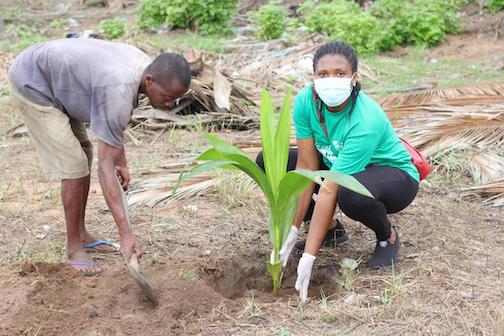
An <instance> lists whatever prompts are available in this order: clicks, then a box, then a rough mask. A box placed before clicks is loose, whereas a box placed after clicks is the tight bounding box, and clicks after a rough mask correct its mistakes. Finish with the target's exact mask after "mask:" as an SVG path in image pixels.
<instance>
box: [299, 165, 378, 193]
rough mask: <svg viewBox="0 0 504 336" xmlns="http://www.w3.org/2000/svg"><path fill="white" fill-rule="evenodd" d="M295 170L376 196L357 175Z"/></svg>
mask: <svg viewBox="0 0 504 336" xmlns="http://www.w3.org/2000/svg"><path fill="white" fill-rule="evenodd" d="M293 172H295V173H297V174H300V175H303V176H306V177H308V178H310V179H311V180H313V181H315V180H316V179H317V178H320V177H322V178H324V179H328V180H330V181H333V182H334V183H337V184H338V185H340V186H342V187H345V188H347V189H350V190H352V191H355V192H356V193H359V194H361V195H364V196H367V197H370V198H374V196H373V195H372V194H371V193H370V192H369V190H367V189H366V187H364V186H363V185H362V184H361V183H360V182H359V181H357V180H356V179H355V177H353V176H350V175H346V174H341V173H336V172H332V171H329V170H316V171H312V170H294V171H293Z"/></svg>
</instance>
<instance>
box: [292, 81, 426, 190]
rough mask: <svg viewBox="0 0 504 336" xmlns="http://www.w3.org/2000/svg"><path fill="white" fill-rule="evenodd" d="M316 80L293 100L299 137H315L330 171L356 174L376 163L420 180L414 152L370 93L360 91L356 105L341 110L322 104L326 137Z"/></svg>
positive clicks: (295, 124) (316, 144)
mask: <svg viewBox="0 0 504 336" xmlns="http://www.w3.org/2000/svg"><path fill="white" fill-rule="evenodd" d="M312 87H313V84H310V85H308V86H306V87H305V88H303V89H302V90H301V91H300V92H299V93H298V94H297V96H296V99H295V102H294V115H293V119H294V126H295V129H296V136H297V138H298V139H309V138H313V140H314V142H315V146H316V147H317V150H318V151H319V152H320V153H321V154H322V156H323V158H324V162H325V164H326V165H327V166H328V167H331V168H330V169H331V171H335V172H340V173H344V174H350V175H353V174H356V173H359V172H362V171H364V170H365V169H366V168H367V167H369V166H371V165H373V164H376V165H379V166H389V167H395V168H399V169H402V170H404V171H405V172H407V173H409V174H410V175H411V176H412V177H413V178H414V179H415V180H417V181H419V175H418V170H417V169H416V167H415V166H414V165H413V162H412V161H411V156H410V154H409V153H408V151H407V150H406V147H404V145H403V144H402V142H401V140H400V139H399V137H398V136H397V135H396V133H395V131H394V128H393V127H392V124H391V123H390V120H389V119H388V117H387V115H386V114H385V112H384V111H383V109H382V108H381V107H380V105H379V104H378V103H377V102H376V101H374V100H373V99H372V98H371V97H369V96H368V95H366V94H365V93H364V92H362V91H361V92H360V93H359V95H358V97H357V101H356V104H355V108H354V110H353V112H352V114H351V115H349V111H350V108H351V106H352V104H351V103H349V104H348V105H347V106H346V107H345V109H344V110H343V111H341V112H337V113H334V112H330V111H329V110H327V108H326V107H325V105H324V107H323V108H322V111H321V112H322V113H323V115H324V119H325V122H326V127H327V132H328V133H329V138H330V140H329V139H328V138H327V136H326V133H325V132H324V129H323V128H322V125H321V124H320V120H319V116H318V113H317V110H316V107H315V103H314V101H313V93H312Z"/></svg>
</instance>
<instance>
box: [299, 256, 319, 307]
mask: <svg viewBox="0 0 504 336" xmlns="http://www.w3.org/2000/svg"><path fill="white" fill-rule="evenodd" d="M315 259H316V258H315V257H314V256H312V255H311V254H309V253H303V256H302V257H301V259H299V264H298V268H297V276H298V277H297V280H296V290H297V291H298V292H299V298H300V299H301V301H303V302H305V301H306V299H307V298H308V287H309V285H310V278H311V274H312V269H313V263H314V262H315Z"/></svg>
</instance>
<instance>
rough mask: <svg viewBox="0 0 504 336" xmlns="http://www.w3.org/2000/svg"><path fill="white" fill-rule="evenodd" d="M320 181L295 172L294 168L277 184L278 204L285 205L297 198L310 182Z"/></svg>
mask: <svg viewBox="0 0 504 336" xmlns="http://www.w3.org/2000/svg"><path fill="white" fill-rule="evenodd" d="M312 181H313V182H316V183H321V182H322V181H321V179H320V178H318V180H317V181H315V180H313V179H312V178H311V177H308V176H304V175H301V174H298V173H296V171H295V170H293V171H289V172H287V173H286V174H285V175H284V177H283V178H282V180H281V181H280V185H279V186H278V199H277V205H278V206H286V204H288V203H289V202H290V201H291V199H293V198H297V197H298V196H299V195H300V194H301V193H302V192H303V191H304V190H305V189H306V188H307V187H308V185H309V184H310V182H312Z"/></svg>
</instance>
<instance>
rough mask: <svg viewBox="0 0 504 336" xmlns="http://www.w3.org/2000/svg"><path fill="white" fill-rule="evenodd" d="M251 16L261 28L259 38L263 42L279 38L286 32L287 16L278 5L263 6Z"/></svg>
mask: <svg viewBox="0 0 504 336" xmlns="http://www.w3.org/2000/svg"><path fill="white" fill-rule="evenodd" d="M251 16H252V18H253V19H254V21H255V23H256V24H257V25H258V26H259V38H261V39H262V40H271V39H276V38H279V37H280V36H282V34H283V33H284V31H285V27H286V14H285V11H284V9H283V7H282V6H280V5H278V4H277V3H274V2H272V3H269V4H267V5H264V6H261V7H260V8H259V10H258V11H257V12H253V13H252V14H251Z"/></svg>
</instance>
